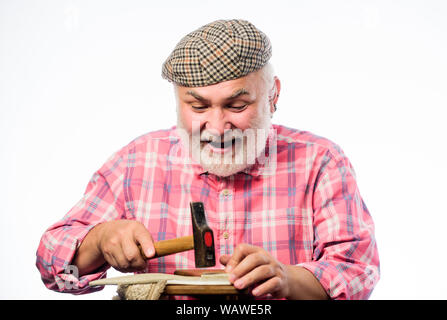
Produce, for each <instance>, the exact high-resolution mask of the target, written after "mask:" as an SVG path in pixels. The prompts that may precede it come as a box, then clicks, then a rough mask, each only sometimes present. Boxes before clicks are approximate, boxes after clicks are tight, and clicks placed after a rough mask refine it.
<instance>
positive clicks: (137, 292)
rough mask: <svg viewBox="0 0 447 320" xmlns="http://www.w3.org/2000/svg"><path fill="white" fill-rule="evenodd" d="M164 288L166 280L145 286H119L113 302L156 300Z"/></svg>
mask: <svg viewBox="0 0 447 320" xmlns="http://www.w3.org/2000/svg"><path fill="white" fill-rule="evenodd" d="M165 287H166V280H161V281H158V282H154V283H147V284H130V285H127V284H126V285H119V286H118V288H117V290H116V292H117V293H118V296H116V297H114V299H115V300H158V299H159V298H160V296H161V295H162V293H163V291H164V290H165Z"/></svg>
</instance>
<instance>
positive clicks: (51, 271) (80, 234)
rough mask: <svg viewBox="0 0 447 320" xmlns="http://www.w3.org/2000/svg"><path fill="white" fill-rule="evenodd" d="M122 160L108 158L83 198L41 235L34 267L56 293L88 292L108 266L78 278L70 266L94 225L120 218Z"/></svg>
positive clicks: (102, 275)
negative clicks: (91, 282)
mask: <svg viewBox="0 0 447 320" xmlns="http://www.w3.org/2000/svg"><path fill="white" fill-rule="evenodd" d="M121 164H122V158H121V157H120V156H119V154H118V153H117V154H115V155H114V156H112V157H111V158H110V159H109V160H108V161H107V162H106V164H105V165H104V166H103V167H102V168H101V169H100V170H98V171H97V172H95V174H94V175H93V177H92V178H91V180H90V182H89V184H88V186H87V189H86V192H85V194H84V196H83V198H82V199H81V200H80V201H79V202H78V203H77V204H76V205H75V206H74V207H73V208H72V209H71V210H70V211H69V212H68V213H67V214H66V215H65V217H64V218H63V219H62V220H60V221H58V222H57V223H55V224H54V225H52V226H51V227H50V228H48V229H47V230H46V231H45V233H44V234H43V236H42V238H41V240H40V243H39V246H38V249H37V253H36V256H37V258H36V267H37V268H38V270H39V272H40V273H41V277H42V281H43V283H44V284H45V286H46V287H47V288H49V289H51V290H54V291H58V292H68V293H73V294H82V293H89V292H93V291H98V290H101V289H102V288H103V287H95V288H90V287H89V286H88V284H89V282H90V281H93V280H97V279H100V278H103V277H105V276H106V270H107V269H108V268H109V265H104V266H102V267H101V268H99V269H98V270H96V271H95V272H93V273H91V274H88V275H83V276H81V277H78V273H77V268H76V266H74V265H73V264H72V261H73V259H74V257H75V254H76V251H77V249H78V247H79V246H80V244H81V243H82V241H83V239H84V238H85V236H86V235H87V233H88V232H89V231H90V230H91V229H92V228H93V227H95V226H96V225H98V224H100V223H102V222H105V221H111V220H116V219H119V218H121V217H123V216H124V205H123V203H124V201H123V198H122V196H121V194H122V191H120V190H122V180H123V178H122V173H121V171H122V170H121V168H122V166H121Z"/></svg>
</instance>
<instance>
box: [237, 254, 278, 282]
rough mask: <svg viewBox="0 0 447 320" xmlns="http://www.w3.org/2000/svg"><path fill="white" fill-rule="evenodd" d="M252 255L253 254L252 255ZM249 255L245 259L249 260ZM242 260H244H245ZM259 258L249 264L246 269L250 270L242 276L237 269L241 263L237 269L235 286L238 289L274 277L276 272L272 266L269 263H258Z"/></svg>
mask: <svg viewBox="0 0 447 320" xmlns="http://www.w3.org/2000/svg"><path fill="white" fill-rule="evenodd" d="M250 257H251V256H250ZM248 258H249V257H247V258H246V259H245V260H247V259H248ZM245 260H244V261H242V263H243V262H245ZM258 262H259V260H253V263H252V264H247V266H248V268H247V269H245V270H248V271H246V272H245V270H244V272H243V273H242V275H241V276H238V275H237V273H236V272H239V270H237V269H238V268H239V266H240V265H241V264H239V266H238V267H237V268H236V269H235V271H234V273H233V274H235V276H236V277H235V278H234V279H235V281H234V286H235V287H236V288H238V289H244V288H247V287H249V286H251V285H254V284H256V283H258V282H261V281H264V280H266V279H268V278H271V277H273V276H274V275H275V274H274V272H273V270H272V267H271V266H270V265H268V264H258Z"/></svg>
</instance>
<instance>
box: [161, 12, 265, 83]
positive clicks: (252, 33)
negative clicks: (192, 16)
mask: <svg viewBox="0 0 447 320" xmlns="http://www.w3.org/2000/svg"><path fill="white" fill-rule="evenodd" d="M271 55H272V47H271V44H270V41H269V39H268V38H267V36H266V35H265V34H264V33H262V32H261V31H260V30H258V29H257V28H256V27H255V26H254V25H253V24H251V23H250V22H248V21H245V20H218V21H214V22H212V23H209V24H207V25H205V26H203V27H201V28H199V29H197V30H196V31H193V32H191V33H190V34H188V35H186V36H185V37H184V38H183V39H182V40H180V42H179V43H178V44H177V46H176V47H175V49H174V51H172V53H171V55H170V56H169V57H168V58H167V59H166V61H165V62H164V64H163V70H162V76H163V78H165V79H168V80H169V81H171V82H174V83H177V84H179V85H181V86H185V87H203V86H208V85H211V84H215V83H218V82H222V81H227V80H232V79H237V78H240V77H243V76H245V75H247V74H249V73H250V72H253V71H256V70H258V69H260V68H262V67H263V66H264V65H265V64H266V63H267V61H268V60H269V59H270V57H271Z"/></svg>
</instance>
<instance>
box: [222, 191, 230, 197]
mask: <svg viewBox="0 0 447 320" xmlns="http://www.w3.org/2000/svg"><path fill="white" fill-rule="evenodd" d="M222 194H223V195H224V196H225V197H227V196H229V195H230V190H228V189H223V190H222Z"/></svg>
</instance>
